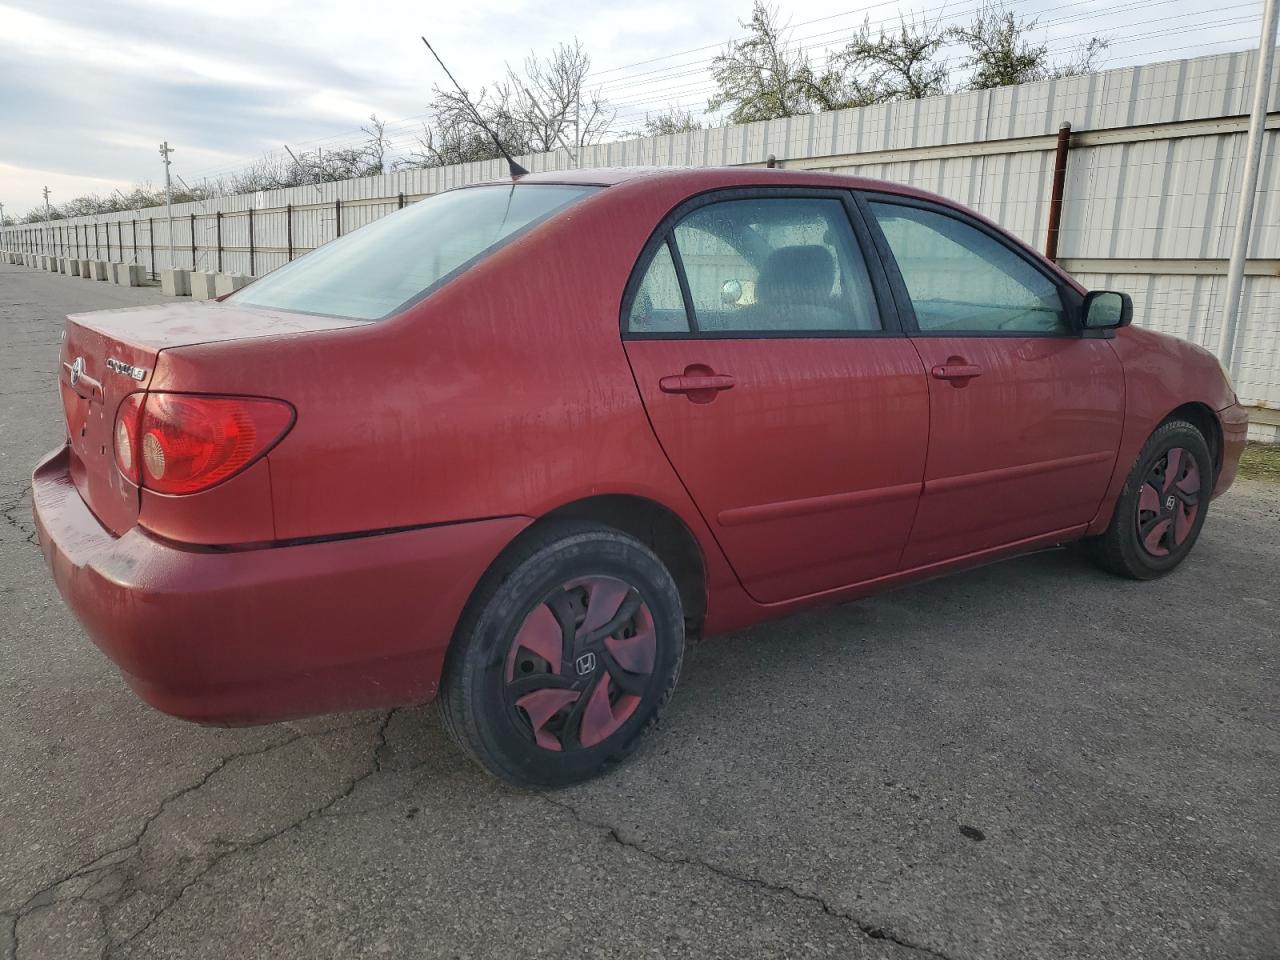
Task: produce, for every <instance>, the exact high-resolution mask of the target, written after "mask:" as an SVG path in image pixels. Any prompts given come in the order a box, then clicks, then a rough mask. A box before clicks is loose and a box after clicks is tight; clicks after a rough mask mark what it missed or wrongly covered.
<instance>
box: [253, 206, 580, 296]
mask: <svg viewBox="0 0 1280 960" xmlns="http://www.w3.org/2000/svg"><path fill="white" fill-rule="evenodd" d="M598 189H600V188H599V187H589V186H578V185H567V184H552V183H547V184H542V183H528V184H519V185H517V184H511V185H507V184H495V185H492V186H483V187H467V188H465V189H462V190H451V191H449V192H447V193H440V194H436V195H435V196H433V197H428V198H427V199H426V200H423V201H421V202H419V203H415V204H414V205H413V206H411V207H406V208H405V209H404V210H401V211H398V212H397V213H394V214H392V215H390V216H388V217H383V218H382V219H381V220H377V221H375V222H374V223H371V224H369V225H368V226H367V227H362V228H361V229H359V230H356V231H354V232H352V233H350V234H348V235H347V236H345V237H341V238H339V239H337V240H334V241H332V242H331V243H327V244H325V245H324V246H323V247H320V248H318V249H317V250H314V251H312V252H311V253H309V254H307V255H306V256H305V257H302V258H301V259H299V260H295V261H293V263H290V264H287V265H285V266H283V267H281V268H280V269H279V270H274V271H272V272H271V273H269V274H267V275H266V276H265V277H262V278H261V279H259V280H256V281H254V282H253V283H251V284H250V285H249V286H247V287H245V288H244V289H243V290H242V291H240V292H239V293H237V294H235V295H234V296H233V297H232V298H231V299H232V300H233V301H234V302H235V303H236V304H238V305H243V306H249V307H265V308H268V309H274V310H294V311H297V312H300V313H319V314H326V315H329V316H336V317H347V318H350V319H353V320H377V319H380V318H382V317H386V316H389V315H390V314H392V313H395V312H397V311H398V310H400V309H402V308H403V307H406V306H408V305H409V304H410V303H411V302H413V301H415V300H417V299H419V298H420V297H421V296H422V295H423V294H424V293H425V292H427V291H428V290H430V289H431V288H432V287H433V286H435V285H436V284H437V283H439V282H440V281H441V280H444V279H446V278H447V277H448V276H449V275H450V274H452V273H453V272H454V271H455V270H458V269H459V268H460V267H463V266H465V265H467V264H468V263H471V262H473V261H475V260H476V259H477V258H479V257H480V256H482V255H483V254H484V253H486V252H488V251H491V250H493V249H494V248H496V247H497V246H498V245H499V244H500V243H502V242H503V241H504V240H506V239H508V238H509V237H511V236H513V235H514V234H516V233H519V232H520V231H522V230H524V229H527V228H529V227H532V226H534V225H535V224H537V223H538V222H540V221H542V220H544V219H546V218H547V217H549V216H551V215H552V214H553V213H556V212H557V211H559V210H561V209H562V208H564V207H566V206H568V205H569V204H571V203H574V202H575V201H577V200H581V199H582V198H583V197H585V196H587V195H588V194H590V193H592V192H594V191H595V190H598Z"/></svg>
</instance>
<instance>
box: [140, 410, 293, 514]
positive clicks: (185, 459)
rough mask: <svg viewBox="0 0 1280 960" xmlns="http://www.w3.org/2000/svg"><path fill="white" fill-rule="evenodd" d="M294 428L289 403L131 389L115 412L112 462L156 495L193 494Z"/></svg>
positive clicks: (239, 467)
mask: <svg viewBox="0 0 1280 960" xmlns="http://www.w3.org/2000/svg"><path fill="white" fill-rule="evenodd" d="M291 426H293V408H292V407H291V406H289V404H287V403H284V402H282V401H280V400H264V399H260V398H258V397H209V396H198V395H195V394H185V393H133V394H130V395H129V396H127V397H125V399H124V401H123V402H122V403H121V404H120V409H119V411H118V412H117V414H116V429H115V447H116V466H118V467H119V468H120V472H121V473H122V474H124V475H125V476H126V477H128V478H129V479H130V480H132V481H133V482H134V483H136V484H138V485H139V486H141V487H144V488H145V489H147V490H154V491H155V492H156V493H173V494H181V493H195V492H196V491H198V490H204V489H206V488H208V487H211V486H213V485H214V484H216V483H220V482H221V481H223V480H225V479H227V478H228V477H230V476H232V475H233V474H235V473H238V472H240V471H241V470H243V469H244V468H245V467H247V466H248V465H249V464H251V463H252V462H253V461H254V460H257V459H258V457H260V456H262V455H263V454H264V453H266V452H267V451H268V450H270V449H271V448H272V447H274V446H275V445H276V444H277V443H278V442H279V441H280V438H281V437H283V436H284V435H285V434H286V433H287V432H288V431H289V428H290V427H291Z"/></svg>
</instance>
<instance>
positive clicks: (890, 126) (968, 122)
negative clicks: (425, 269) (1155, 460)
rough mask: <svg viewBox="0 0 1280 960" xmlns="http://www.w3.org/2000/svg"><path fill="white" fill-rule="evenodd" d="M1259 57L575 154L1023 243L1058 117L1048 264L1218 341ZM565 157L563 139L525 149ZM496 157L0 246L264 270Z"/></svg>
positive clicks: (127, 216) (1146, 321) (1273, 266)
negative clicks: (800, 187)
mask: <svg viewBox="0 0 1280 960" xmlns="http://www.w3.org/2000/svg"><path fill="white" fill-rule="evenodd" d="M1253 63H1254V54H1253V53H1252V52H1245V53H1234V54H1223V55H1219V56H1212V57H1201V58H1197V59H1193V60H1181V61H1174V62H1170V63H1162V64H1154V65H1148V66H1140V67H1131V68H1125V69H1121V70H1111V71H1106V72H1104V73H1098V74H1093V75H1090V76H1085V77H1074V78H1070V79H1065V80H1049V81H1044V82H1040V83H1032V84H1024V85H1021V86H1016V87H1005V88H1001V89H998V90H984V91H972V92H966V93H958V94H953V95H950V96H945V97H936V98H932V99H928V100H918V101H908V102H903V103H892V104H885V105H882V106H876V107H863V108H859V109H853V110H841V111H836V112H832V113H823V114H815V115H812V116H805V117H793V118H790V119H786V120H773V121H765V122H760V123H752V124H746V125H742V126H732V127H717V128H714V129H710V130H699V131H695V132H692V133H686V134H678V135H674V136H664V137H649V138H640V139H634V140H625V141H618V142H615V143H608V144H600V145H598V146H594V147H589V148H587V149H585V150H584V151H583V157H582V166H635V165H692V166H704V165H718V164H728V165H763V164H764V162H765V160H766V158H767V157H769V156H770V155H772V156H774V157H776V159H777V162H778V164H779V165H780V166H783V167H787V168H790V169H796V168H803V169H821V170H833V171H838V172H842V173H856V174H858V175H862V176H870V177H880V178H884V179H887V180H896V181H900V182H904V183H910V184H913V185H915V186H920V187H924V188H926V189H930V190H934V191H936V192H938V193H941V194H944V195H946V196H950V197H954V198H956V199H958V200H960V201H961V202H963V203H965V204H967V205H969V206H971V207H973V208H975V209H977V210H979V211H981V212H982V213H984V214H986V215H987V216H989V217H991V218H992V219H994V220H996V221H997V222H999V223H1001V224H1003V225H1004V226H1006V227H1007V228H1008V229H1010V230H1012V231H1013V232H1014V233H1016V234H1018V235H1019V236H1020V237H1022V238H1023V239H1024V240H1026V241H1027V242H1029V243H1031V244H1032V245H1033V246H1036V247H1037V248H1043V246H1044V241H1045V233H1046V227H1047V220H1048V209H1049V202H1048V201H1049V192H1050V183H1051V180H1052V176H1053V151H1054V146H1055V142H1056V135H1057V131H1058V128H1059V125H1060V124H1062V123H1064V122H1065V123H1070V124H1071V128H1072V137H1071V153H1070V157H1069V161H1068V166H1067V179H1066V189H1065V193H1064V203H1063V213H1062V224H1061V234H1060V239H1059V246H1058V256H1059V260H1060V262H1061V263H1062V264H1063V265H1064V266H1065V267H1066V268H1067V269H1068V270H1070V271H1071V272H1072V273H1074V274H1075V275H1076V276H1077V277H1079V278H1080V280H1081V281H1082V282H1083V283H1085V284H1086V285H1088V286H1091V287H1095V288H1098V287H1106V288H1110V289H1119V290H1125V291H1127V292H1128V293H1130V294H1132V295H1133V298H1134V303H1135V308H1136V312H1135V316H1136V317H1137V318H1138V320H1137V322H1139V323H1141V324H1143V325H1146V326H1150V327H1153V328H1155V329H1158V330H1165V331H1168V332H1170V333H1174V334H1177V335H1179V336H1182V337H1185V338H1187V339H1189V340H1193V341H1195V342H1197V343H1201V344H1203V345H1205V346H1207V347H1209V348H1210V349H1214V348H1215V347H1216V345H1217V340H1218V328H1219V325H1220V323H1221V309H1222V302H1223V298H1224V297H1225V293H1226V270H1227V258H1228V257H1229V255H1230V248H1231V240H1232V229H1233V227H1234V220H1235V216H1236V206H1237V202H1238V191H1239V182H1240V177H1241V174H1242V171H1243V165H1244V146H1245V133H1244V131H1245V128H1246V124H1247V112H1248V107H1249V93H1250V90H1251V87H1252V78H1253ZM1278 91H1280V77H1278V78H1277V80H1276V83H1275V84H1274V85H1273V89H1272V94H1271V103H1272V105H1273V109H1272V112H1271V113H1269V114H1268V124H1267V128H1268V130H1267V135H1266V138H1265V144H1264V160H1263V166H1262V176H1261V184H1260V193H1259V196H1258V204H1257V209H1256V213H1255V220H1254V228H1253V234H1252V237H1251V240H1250V246H1249V262H1248V265H1247V270H1246V281H1245V288H1244V299H1243V303H1242V308H1241V309H1242V314H1241V322H1240V325H1239V331H1238V334H1237V337H1236V348H1235V356H1234V357H1233V358H1232V367H1233V372H1234V374H1235V377H1236V385H1237V388H1238V391H1239V393H1240V396H1241V398H1242V399H1243V400H1245V401H1246V402H1247V403H1249V404H1251V405H1254V406H1258V407H1263V408H1269V409H1271V410H1280V182H1278V181H1280V156H1278V155H1280V109H1277V107H1278V106H1280V95H1278ZM521 162H522V163H523V164H524V165H525V166H526V167H528V168H529V169H530V170H534V171H542V170H554V169H562V168H564V167H566V166H568V158H567V156H566V154H565V152H564V151H558V152H556V153H550V154H539V155H536V156H531V157H525V158H521ZM504 172H505V164H503V163H502V162H501V161H489V162H483V163H471V164H462V165H458V166H453V167H443V168H438V169H430V170H405V171H400V172H397V173H393V174H387V175H384V176H379V177H369V178H364V179H360V180H348V181H344V182H340V183H326V184H321V185H315V186H305V187H294V188H290V189H287V190H272V191H266V192H262V193H256V194H247V195H241V196H235V197H223V198H219V199H216V200H210V201H206V202H203V203H186V204H175V205H174V207H173V214H174V219H173V223H172V225H170V224H169V222H168V221H167V219H166V216H165V209H164V208H163V207H160V208H153V209H149V210H139V211H136V212H135V211H130V212H127V213H119V214H107V215H103V216H99V217H86V218H78V219H75V220H60V221H54V223H53V225H52V228H51V229H50V230H46V229H45V227H44V226H43V225H42V224H33V225H26V226H23V227H17V228H8V229H6V230H5V231H4V233H5V242H4V246H5V248H6V249H20V250H28V251H31V252H49V253H58V254H64V255H67V256H81V257H90V258H98V259H112V260H124V261H130V262H135V263H141V264H143V265H145V266H146V267H147V268H148V269H149V270H151V271H152V272H154V271H155V270H156V269H157V267H164V266H167V265H168V261H169V253H168V246H169V236H170V230H172V236H173V242H174V265H176V266H183V267H194V268H195V269H200V270H223V271H227V272H237V273H249V274H252V275H261V274H264V273H267V272H269V271H270V270H273V269H275V268H276V267H278V266H280V265H281V264H283V263H285V262H287V261H288V260H289V259H291V258H292V257H296V256H298V255H300V254H302V253H305V252H306V251H308V250H311V249H313V248H314V247H316V246H319V245H321V244H323V243H326V242H328V241H329V240H332V239H333V238H334V237H336V236H339V235H341V234H344V233H349V232H350V231H352V230H355V229H357V228H358V227H360V226H362V225H364V224H366V223H369V222H371V221H373V220H376V219H377V218H379V217H381V216H383V215H385V214H387V213H391V212H393V211H394V210H396V209H397V208H399V207H400V206H403V205H404V204H406V203H412V202H414V201H415V200H419V199H421V198H423V197H424V196H429V195H431V194H434V193H438V192H440V191H442V190H447V189H449V188H451V187H454V186H458V185H461V184H466V183H474V182H477V181H481V180H488V179H494V178H498V177H501V176H502V175H503V174H504Z"/></svg>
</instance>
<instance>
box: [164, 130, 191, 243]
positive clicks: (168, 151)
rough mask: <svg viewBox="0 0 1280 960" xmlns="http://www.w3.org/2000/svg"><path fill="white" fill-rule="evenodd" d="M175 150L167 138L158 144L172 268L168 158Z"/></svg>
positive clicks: (171, 210) (171, 186)
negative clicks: (162, 172) (162, 162)
mask: <svg viewBox="0 0 1280 960" xmlns="http://www.w3.org/2000/svg"><path fill="white" fill-rule="evenodd" d="M175 152H176V151H175V150H174V149H173V147H171V146H169V141H168V140H166V141H165V142H164V143H162V144H160V156H162V157H164V207H165V211H164V212H165V217H166V218H167V219H168V221H169V266H170V268H172V267H173V266H174V265H175V264H174V262H173V182H172V180H171V179H170V178H169V164H170V163H171V162H172V161H170V159H169V154H171V153H175ZM192 266H193V267H194V266H195V264H192Z"/></svg>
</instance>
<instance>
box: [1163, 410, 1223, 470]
mask: <svg viewBox="0 0 1280 960" xmlns="http://www.w3.org/2000/svg"><path fill="white" fill-rule="evenodd" d="M1170 420H1185V421H1187V422H1188V423H1189V424H1191V425H1192V426H1193V427H1195V428H1196V429H1197V430H1199V431H1200V433H1201V435H1202V436H1203V437H1204V442H1205V443H1206V444H1207V445H1208V447H1209V455H1210V456H1211V457H1212V458H1213V474H1214V477H1217V475H1218V472H1219V471H1220V470H1221V469H1222V424H1221V423H1220V422H1219V421H1218V415H1217V414H1216V413H1214V412H1213V408H1212V407H1210V406H1209V405H1208V404H1207V403H1201V402H1200V401H1198V400H1193V401H1191V402H1189V403H1184V404H1182V406H1180V407H1175V408H1174V409H1173V410H1170V411H1169V413H1168V415H1167V416H1166V417H1165V418H1164V419H1163V420H1161V421H1160V423H1161V424H1164V423H1168V422H1169V421H1170ZM1157 429H1158V425H1157ZM1153 432H1154V431H1153Z"/></svg>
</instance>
